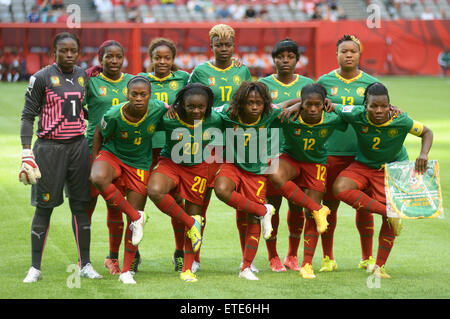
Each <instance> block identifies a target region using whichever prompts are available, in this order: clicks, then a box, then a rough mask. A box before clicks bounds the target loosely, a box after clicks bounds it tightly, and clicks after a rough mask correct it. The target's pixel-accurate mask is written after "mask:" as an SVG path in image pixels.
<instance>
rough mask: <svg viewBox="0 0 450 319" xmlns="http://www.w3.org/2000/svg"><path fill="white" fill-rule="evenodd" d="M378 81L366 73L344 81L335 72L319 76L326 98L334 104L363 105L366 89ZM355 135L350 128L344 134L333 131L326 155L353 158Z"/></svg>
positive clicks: (354, 153) (361, 72) (318, 81)
mask: <svg viewBox="0 0 450 319" xmlns="http://www.w3.org/2000/svg"><path fill="white" fill-rule="evenodd" d="M374 82H378V80H377V79H376V78H374V77H372V76H370V75H368V74H367V73H365V72H363V71H360V73H359V74H358V75H357V76H356V77H354V78H353V79H349V80H347V79H344V78H343V77H342V76H340V75H339V73H338V72H337V70H334V71H331V72H330V73H328V74H325V75H323V76H321V77H320V78H319V79H318V80H317V83H320V84H321V85H323V86H324V87H325V89H326V90H327V98H329V99H330V100H331V102H333V103H335V104H343V105H363V104H364V103H363V101H364V92H365V90H366V87H367V86H368V85H369V84H371V83H374ZM356 143H357V141H356V134H355V132H354V130H353V128H352V127H351V126H349V127H348V128H347V130H346V131H345V132H340V131H335V132H334V133H333V135H332V136H331V137H330V138H329V139H328V142H327V147H328V155H334V156H355V155H356Z"/></svg>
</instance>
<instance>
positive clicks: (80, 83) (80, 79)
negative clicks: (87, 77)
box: [78, 76, 84, 87]
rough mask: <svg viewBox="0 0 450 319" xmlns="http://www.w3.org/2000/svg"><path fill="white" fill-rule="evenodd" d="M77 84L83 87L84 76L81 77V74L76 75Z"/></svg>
mask: <svg viewBox="0 0 450 319" xmlns="http://www.w3.org/2000/svg"><path fill="white" fill-rule="evenodd" d="M78 84H79V85H80V86H81V87H84V78H83V77H82V76H80V77H78Z"/></svg>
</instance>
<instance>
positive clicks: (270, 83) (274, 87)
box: [259, 74, 314, 148]
mask: <svg viewBox="0 0 450 319" xmlns="http://www.w3.org/2000/svg"><path fill="white" fill-rule="evenodd" d="M259 81H261V82H263V83H264V84H265V85H267V87H268V89H269V93H270V96H271V97H272V103H274V104H278V103H281V102H284V101H287V100H291V99H295V98H299V97H300V95H301V92H302V88H303V87H304V86H306V85H308V84H311V83H314V81H313V80H312V79H310V78H307V77H305V76H302V75H299V74H296V75H295V80H294V81H292V82H291V83H289V84H284V83H283V82H280V81H279V80H278V79H277V77H276V74H272V75H269V76H267V77H265V78H262V79H260V80H259ZM280 143H281V148H283V147H284V146H283V145H284V143H285V137H284V131H283V130H281V131H280Z"/></svg>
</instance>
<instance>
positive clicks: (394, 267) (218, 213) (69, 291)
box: [0, 77, 450, 299]
mask: <svg viewBox="0 0 450 319" xmlns="http://www.w3.org/2000/svg"><path fill="white" fill-rule="evenodd" d="M381 80H382V81H383V82H384V83H385V84H386V85H387V86H388V88H389V91H390V96H391V102H392V103H393V104H394V105H396V106H398V107H399V108H401V109H402V110H404V111H407V112H408V114H409V115H410V116H411V117H413V118H414V119H416V120H419V121H421V122H422V123H424V124H425V125H427V126H428V127H429V128H431V129H432V130H433V132H434V144H433V147H432V150H431V153H430V155H429V158H430V159H438V160H439V161H440V164H441V166H440V176H441V185H442V191H443V197H444V207H445V209H446V210H447V213H448V208H449V206H448V195H449V194H450V152H449V149H450V125H449V124H448V121H449V120H448V114H449V111H450V109H448V107H450V105H449V101H450V79H445V78H429V77H412V78H411V77H383V78H381ZM26 86H27V84H26V83H23V82H22V83H17V84H6V83H1V84H0V105H1V107H0V149H1V152H0V210H1V230H0V256H1V258H0V274H1V276H0V284H1V288H2V289H0V298H1V299H34V298H44V299H45V298H49V299H54V298H62V299H90V298H102V299H103V298H106V299H107V298H118V299H142V298H143V299H157V298H161V299H187V298H196V299H209V298H214V299H252V298H268V299H303V298H343V299H347V298H349V299H350V298H351V299H353V298H362V299H374V298H383V299H384V298H386V299H391V298H402V299H403V298H424V299H428V298H432V299H442V298H444V299H446V298H449V297H450V288H449V287H450V286H449V283H450V267H449V265H450V250H449V235H448V232H449V229H450V228H449V227H450V221H449V218H448V217H447V218H444V219H434V220H414V221H406V222H405V224H404V228H403V233H402V234H401V236H400V237H398V238H397V240H396V243H395V246H394V248H393V250H392V253H391V256H390V258H389V259H388V262H387V264H386V269H387V271H388V273H389V274H390V275H391V276H392V278H391V279H386V280H381V282H380V283H379V285H375V288H370V286H371V285H370V284H369V285H368V277H369V274H368V273H366V272H365V271H363V270H361V269H358V268H357V266H358V262H359V260H360V256H361V255H360V254H361V249H360V243H359V235H358V233H357V230H356V227H355V222H354V219H355V216H354V211H353V210H352V209H350V208H349V206H347V205H345V204H341V208H340V210H339V215H338V223H337V228H336V232H335V242H334V255H335V259H336V261H337V263H338V269H337V271H335V272H333V273H319V272H318V269H319V267H320V264H321V259H322V248H321V244H320V241H319V244H318V246H317V250H316V255H315V257H314V261H313V266H314V268H315V270H316V276H317V278H316V279H314V280H304V279H302V278H300V276H299V274H298V273H297V272H294V271H288V272H287V273H273V272H271V271H270V268H269V263H268V260H267V250H266V247H265V243H264V240H263V239H261V242H260V246H259V250H258V254H257V256H256V259H255V262H254V263H255V265H256V266H257V267H258V268H259V269H260V273H259V274H258V277H259V278H260V280H259V281H257V282H250V281H246V280H243V279H239V278H238V272H239V264H240V261H241V252H240V246H239V240H238V234H237V229H236V224H235V213H234V211H233V210H232V209H231V208H229V207H227V206H226V205H225V204H223V203H221V202H219V201H218V200H217V199H216V198H214V197H213V199H212V201H211V204H210V207H209V211H208V213H207V226H206V232H205V237H204V244H203V247H202V252H201V265H202V269H201V271H200V272H199V273H198V278H199V281H198V282H197V283H194V284H186V283H184V282H182V281H181V280H180V279H179V277H178V273H176V272H174V270H173V265H172V254H173V251H174V239H173V233H172V230H171V224H170V220H169V218H168V217H167V216H166V215H164V214H163V213H161V212H160V211H158V210H157V209H156V208H155V206H154V205H153V204H152V203H150V201H148V202H147V207H146V211H147V212H148V213H149V215H150V220H149V224H147V226H146V228H145V235H144V240H143V242H142V244H141V245H140V247H139V249H140V251H141V255H142V257H143V262H142V264H141V266H140V268H139V272H138V273H137V274H136V276H135V279H136V281H137V285H132V286H129V285H123V284H121V283H120V282H119V281H118V280H117V276H112V275H110V274H109V273H108V272H107V270H106V269H105V268H104V267H103V260H104V258H105V256H106V255H107V253H108V233H107V228H106V210H105V205H104V203H103V201H102V200H101V199H99V201H98V203H99V204H98V207H97V210H96V212H95V213H94V215H93V224H92V241H91V260H92V263H93V265H94V267H95V268H96V270H97V271H99V272H100V273H101V274H102V275H103V276H104V278H103V279H101V280H96V281H93V280H88V279H81V281H80V285H79V287H78V288H77V287H72V285H71V284H70V283H71V282H72V281H71V278H72V277H71V274H72V273H71V272H67V269H68V267H70V265H71V264H74V263H76V260H77V252H76V248H75V241H74V236H73V233H72V228H71V222H70V211H69V208H68V204H67V201H66V203H64V205H62V206H60V207H58V208H56V209H55V210H54V212H53V215H52V219H51V224H50V231H49V235H48V239H47V244H46V247H45V251H44V257H43V263H42V270H43V280H42V281H40V282H38V283H36V284H23V283H22V280H23V278H24V277H25V274H26V271H27V270H28V268H29V266H30V262H31V257H30V255H31V252H30V250H31V248H30V225H31V220H32V216H33V213H34V209H33V208H32V207H31V205H30V187H26V186H24V185H22V184H20V183H19V181H18V176H17V173H18V169H19V166H20V156H21V146H20V138H19V128H20V114H21V110H22V107H23V103H24V94H25V91H26ZM406 146H407V149H408V152H409V154H410V157H411V159H415V157H416V156H417V155H418V151H419V150H420V139H418V138H416V137H413V136H411V137H408V138H407V140H406ZM280 212H281V213H280V227H279V235H278V253H279V255H280V258H282V259H283V258H284V257H285V254H286V251H287V247H288V232H287V225H286V212H287V205H286V203H285V201H283V206H282V208H281V211H280ZM375 221H376V224H375V237H374V254H376V251H377V247H378V231H379V227H380V218H379V216H375ZM302 254H303V240H302V242H301V244H300V248H299V260H300V262H301V260H302ZM122 255H123V245H122V246H121V250H120V258H122ZM68 283H69V284H68ZM72 283H73V282H72ZM372 283H373V282H372ZM372 286H373V285H372ZM71 287H72V288H71Z"/></svg>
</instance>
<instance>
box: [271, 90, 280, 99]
mask: <svg viewBox="0 0 450 319" xmlns="http://www.w3.org/2000/svg"><path fill="white" fill-rule="evenodd" d="M270 96H271V97H272V100H276V99H277V98H278V91H272V92H270Z"/></svg>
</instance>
